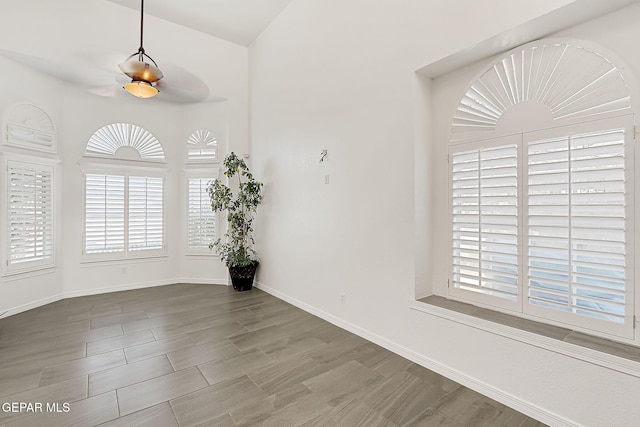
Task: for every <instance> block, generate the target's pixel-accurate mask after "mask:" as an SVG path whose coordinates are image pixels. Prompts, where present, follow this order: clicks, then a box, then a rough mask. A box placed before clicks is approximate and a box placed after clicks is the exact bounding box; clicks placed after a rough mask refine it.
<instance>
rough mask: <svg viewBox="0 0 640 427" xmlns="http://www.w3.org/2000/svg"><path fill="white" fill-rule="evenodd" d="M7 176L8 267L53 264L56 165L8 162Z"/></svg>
mask: <svg viewBox="0 0 640 427" xmlns="http://www.w3.org/2000/svg"><path fill="white" fill-rule="evenodd" d="M8 176H9V179H8V184H9V190H8V199H9V200H8V203H9V217H8V225H9V260H8V265H9V267H11V266H17V265H20V267H19V268H23V267H25V268H28V266H27V263H36V264H38V265H42V264H48V263H51V264H53V194H52V191H53V168H52V167H47V166H40V165H30V164H22V163H14V162H9V163H8ZM31 265H33V264H31Z"/></svg>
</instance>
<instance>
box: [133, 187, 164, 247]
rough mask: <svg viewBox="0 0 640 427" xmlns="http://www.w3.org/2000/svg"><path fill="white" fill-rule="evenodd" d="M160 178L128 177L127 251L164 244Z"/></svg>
mask: <svg viewBox="0 0 640 427" xmlns="http://www.w3.org/2000/svg"><path fill="white" fill-rule="evenodd" d="M163 235H164V224H163V179H162V178H156V177H146V176H130V177H129V250H131V251H139V250H148V249H162V248H163V247H164V243H163V242H164V238H163Z"/></svg>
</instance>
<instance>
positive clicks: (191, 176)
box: [186, 129, 219, 255]
mask: <svg viewBox="0 0 640 427" xmlns="http://www.w3.org/2000/svg"><path fill="white" fill-rule="evenodd" d="M218 160H219V159H218V140H217V138H216V137H215V135H214V134H213V132H211V131H209V130H206V129H198V130H196V131H194V132H193V133H192V134H191V135H190V136H189V138H188V140H187V164H189V165H190V167H189V168H188V169H187V171H186V180H187V188H186V190H187V236H186V242H187V253H190V254H208V255H211V254H212V252H211V251H210V250H209V244H210V243H213V242H214V241H215V239H216V232H217V217H216V214H215V212H213V211H212V210H211V200H210V199H209V194H208V193H207V186H208V184H209V182H211V181H213V180H214V179H216V178H217V177H218V169H217V168H216V167H211V166H213V165H214V164H215V163H217V162H218ZM196 163H198V164H207V165H208V166H209V167H206V168H201V167H195V168H194V167H193V164H196Z"/></svg>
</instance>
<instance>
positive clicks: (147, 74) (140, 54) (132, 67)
mask: <svg viewBox="0 0 640 427" xmlns="http://www.w3.org/2000/svg"><path fill="white" fill-rule="evenodd" d="M143 34H144V0H140V47H139V48H138V51H137V52H135V53H134V54H132V55H130V56H129V57H128V58H127V59H126V60H125V61H124V62H123V63H122V64H119V65H118V67H120V70H122V72H123V73H125V74H126V75H127V76H129V77H130V78H131V79H132V80H131V83H127V84H126V85H124V86H123V87H124V88H125V89H126V90H127V91H128V92H129V93H130V94H132V95H134V96H136V97H138V98H151V97H153V96H156V95H157V94H158V92H160V91H159V90H158V89H157V88H156V87H155V86H154V85H153V83H155V82H157V81H158V80H160V79H161V78H162V77H164V75H163V74H162V71H160V69H159V68H158V64H156V61H154V60H153V59H152V58H151V57H150V56H149V55H147V54H146V53H145V51H144V47H142V41H143ZM135 57H137V59H133V58H135ZM145 58H148V59H149V62H146V61H145Z"/></svg>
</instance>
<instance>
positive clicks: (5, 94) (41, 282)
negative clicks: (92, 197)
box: [0, 57, 64, 313]
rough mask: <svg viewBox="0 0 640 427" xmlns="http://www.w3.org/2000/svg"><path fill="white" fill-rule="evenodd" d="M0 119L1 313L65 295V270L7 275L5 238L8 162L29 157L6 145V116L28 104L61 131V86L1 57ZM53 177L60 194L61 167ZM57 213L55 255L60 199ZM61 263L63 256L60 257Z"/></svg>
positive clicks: (59, 232)
mask: <svg viewBox="0 0 640 427" xmlns="http://www.w3.org/2000/svg"><path fill="white" fill-rule="evenodd" d="M0 70H2V71H1V72H0V94H1V96H0V118H1V119H2V130H1V131H0V135H1V138H2V140H1V141H2V142H1V143H0V165H1V167H2V172H1V173H0V224H2V225H1V226H0V227H2V228H0V259H2V260H3V262H2V264H3V265H2V266H1V267H0V313H2V312H3V311H6V310H13V311H16V310H18V311H21V310H25V309H28V308H30V307H32V306H37V305H41V304H43V303H47V302H50V301H52V299H55V297H56V296H57V295H60V293H61V292H62V270H61V269H60V268H54V269H47V270H44V271H42V272H38V273H28V274H19V275H16V274H14V275H6V274H5V273H6V271H5V269H4V267H5V266H6V260H7V258H8V254H7V252H8V244H7V241H6V236H7V234H8V230H7V228H6V224H7V216H6V215H7V176H6V160H7V159H10V158H11V157H10V156H12V155H16V154H18V155H20V154H21V155H25V154H29V152H28V151H25V150H21V149H19V148H11V147H7V146H6V145H4V143H5V142H6V140H7V128H6V126H5V123H6V118H7V114H8V113H9V111H10V109H11V107H12V106H14V105H16V104H22V103H25V102H28V103H32V104H35V105H37V106H39V107H40V108H42V109H43V110H44V111H46V113H47V114H48V115H49V117H50V118H51V120H52V121H53V123H54V125H55V126H57V128H58V129H59V128H60V126H61V124H62V121H63V109H62V105H61V104H60V101H59V99H60V95H61V86H60V84H59V82H58V81H56V80H55V79H53V78H47V77H46V76H43V75H41V74H40V73H38V72H35V71H33V70H30V69H28V68H26V67H24V66H22V65H19V64H16V63H13V62H11V61H8V60H6V59H5V58H2V57H0ZM16 81H19V82H23V81H27V82H30V84H28V85H26V84H25V85H20V84H16ZM57 144H58V149H59V150H62V149H63V147H64V140H63V139H62V138H58V141H57ZM41 156H42V157H43V158H49V159H60V156H58V155H47V154H41ZM56 167H57V169H56V174H55V176H54V186H55V189H56V190H57V191H56V193H57V194H58V195H59V194H60V193H61V190H62V168H61V167H60V164H58V165H57V166H56ZM54 203H55V207H56V210H55V212H54V221H55V224H54V233H55V237H56V243H57V244H56V252H57V253H58V254H60V253H61V249H62V245H61V241H60V236H62V235H63V233H64V230H63V226H62V225H63V221H62V218H63V215H62V210H61V207H62V203H61V199H60V198H58V197H56V198H55V199H54ZM58 262H60V257H59V258H58Z"/></svg>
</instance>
